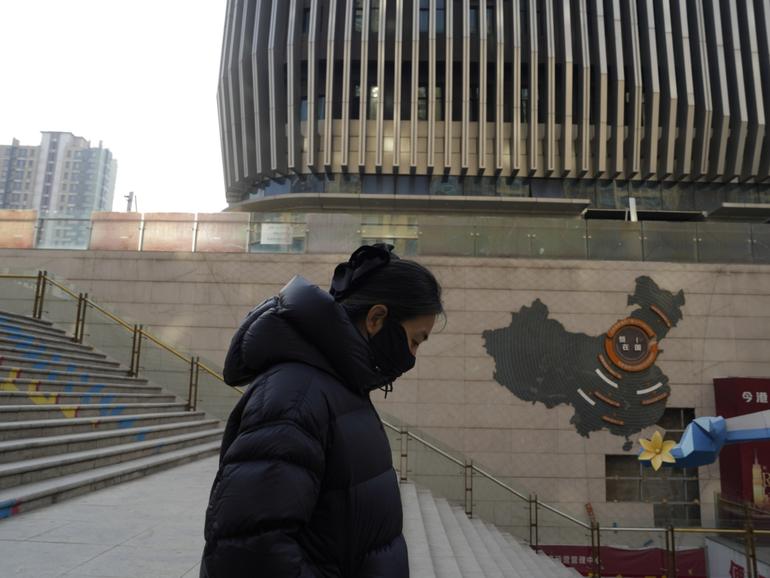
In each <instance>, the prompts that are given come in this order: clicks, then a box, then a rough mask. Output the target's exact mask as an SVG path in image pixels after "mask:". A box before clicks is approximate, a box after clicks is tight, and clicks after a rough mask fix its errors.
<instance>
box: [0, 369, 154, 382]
mask: <svg viewBox="0 0 770 578" xmlns="http://www.w3.org/2000/svg"><path fill="white" fill-rule="evenodd" d="M16 378H25V379H32V380H34V379H39V380H43V381H65V382H68V383H73V382H75V383H147V380H146V379H141V378H135V377H129V376H128V375H127V371H123V374H122V375H121V374H120V373H103V372H101V371H84V372H79V371H78V372H74V371H73V372H69V371H57V370H51V369H37V368H34V367H12V366H10V365H0V382H5V381H7V379H16Z"/></svg>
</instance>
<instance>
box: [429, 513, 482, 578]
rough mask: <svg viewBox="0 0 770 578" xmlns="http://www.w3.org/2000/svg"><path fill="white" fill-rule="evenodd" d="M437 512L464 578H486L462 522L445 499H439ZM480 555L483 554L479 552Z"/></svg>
mask: <svg viewBox="0 0 770 578" xmlns="http://www.w3.org/2000/svg"><path fill="white" fill-rule="evenodd" d="M436 510H437V511H438V513H439V516H440V517H441V523H442V524H443V525H444V529H445V530H446V535H447V539H448V540H449V544H450V546H451V548H452V551H453V552H454V557H455V559H456V560H457V565H458V566H459V567H460V572H461V573H462V575H463V578H486V574H485V573H484V570H483V569H482V568H481V565H480V564H479V562H478V560H477V559H476V555H475V554H474V552H473V549H472V548H471V546H470V544H469V543H468V540H467V538H466V537H465V534H464V533H463V530H462V527H461V526H460V522H459V521H458V520H457V519H456V518H455V516H454V513H452V507H451V506H450V505H449V502H447V501H446V500H444V499H437V500H436ZM479 554H481V553H480V552H479Z"/></svg>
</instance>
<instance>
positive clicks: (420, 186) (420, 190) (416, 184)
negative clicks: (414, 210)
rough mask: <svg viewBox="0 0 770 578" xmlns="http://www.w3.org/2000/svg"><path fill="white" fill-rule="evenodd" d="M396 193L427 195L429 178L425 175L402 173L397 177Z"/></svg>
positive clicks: (428, 192)
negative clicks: (402, 174)
mask: <svg viewBox="0 0 770 578" xmlns="http://www.w3.org/2000/svg"><path fill="white" fill-rule="evenodd" d="M397 185H398V188H397V190H396V194H398V195H427V194H430V180H429V177H428V176H426V175H414V176H411V175H404V176H400V177H398V181H397Z"/></svg>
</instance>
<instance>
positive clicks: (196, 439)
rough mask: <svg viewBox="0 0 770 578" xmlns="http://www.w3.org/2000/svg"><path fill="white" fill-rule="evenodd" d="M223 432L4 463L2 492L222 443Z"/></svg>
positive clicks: (0, 476) (0, 472) (0, 479)
mask: <svg viewBox="0 0 770 578" xmlns="http://www.w3.org/2000/svg"><path fill="white" fill-rule="evenodd" d="M222 432H223V430H221V429H215V430H204V431H201V432H194V433H186V434H180V435H175V436H168V437H165V438H162V439H156V440H146V441H142V442H133V443H128V444H123V445H116V446H111V447H106V448H97V449H92V450H85V451H80V452H71V453H66V454H62V455H56V456H47V457H43V458H34V459H29V460H24V461H21V462H14V463H7V464H3V465H0V490H3V489H7V488H12V487H15V486H21V485H23V484H33V483H35V482H41V481H43V480H49V479H51V478H55V477H61V476H67V475H71V474H76V473H78V472H83V471H87V470H94V469H96V468H101V467H104V466H111V465H113V464H119V463H124V462H128V461H130V460H137V459H141V458H145V457H149V456H153V455H157V454H161V453H167V452H173V451H176V450H180V449H183V448H188V447H191V446H196V445H200V444H203V443H209V442H220V443H221V438H222Z"/></svg>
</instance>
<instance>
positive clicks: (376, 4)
mask: <svg viewBox="0 0 770 578" xmlns="http://www.w3.org/2000/svg"><path fill="white" fill-rule="evenodd" d="M379 30H380V0H372V6H371V10H370V11H369V32H371V33H372V34H377V32H379Z"/></svg>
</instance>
